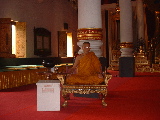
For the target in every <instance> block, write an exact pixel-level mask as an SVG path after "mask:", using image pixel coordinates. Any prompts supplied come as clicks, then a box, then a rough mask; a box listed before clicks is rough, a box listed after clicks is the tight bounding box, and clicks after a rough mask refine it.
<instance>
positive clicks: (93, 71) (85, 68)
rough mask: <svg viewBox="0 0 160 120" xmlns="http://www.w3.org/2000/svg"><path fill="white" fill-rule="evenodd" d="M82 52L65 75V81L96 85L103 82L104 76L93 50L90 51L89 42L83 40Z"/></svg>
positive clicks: (72, 83) (73, 83)
mask: <svg viewBox="0 0 160 120" xmlns="http://www.w3.org/2000/svg"><path fill="white" fill-rule="evenodd" d="M82 50H83V53H82V54H80V55H78V56H77V57H76V59H75V63H74V65H73V67H72V68H71V69H69V70H68V72H69V73H73V72H74V71H76V72H75V74H71V75H70V76H68V77H67V79H66V83H67V84H70V85H98V84H101V83H103V81H104V78H103V75H102V70H101V63H100V61H99V58H98V57H97V56H96V55H95V53H94V52H90V43H89V42H84V43H83V45H82Z"/></svg>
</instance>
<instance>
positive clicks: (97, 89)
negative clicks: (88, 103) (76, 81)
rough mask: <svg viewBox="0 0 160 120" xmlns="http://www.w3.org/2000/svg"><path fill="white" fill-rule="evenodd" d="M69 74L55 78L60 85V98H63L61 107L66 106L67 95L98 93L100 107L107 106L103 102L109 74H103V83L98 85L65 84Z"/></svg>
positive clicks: (109, 77)
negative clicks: (100, 101) (100, 102)
mask: <svg viewBox="0 0 160 120" xmlns="http://www.w3.org/2000/svg"><path fill="white" fill-rule="evenodd" d="M68 75H69V74H58V75H57V78H58V79H59V80H60V82H61V85H62V89H61V90H62V96H63V98H64V103H63V105H62V106H63V107H66V106H67V105H68V100H69V99H70V98H69V94H71V93H79V94H91V93H99V94H100V95H101V98H100V99H101V100H102V105H103V106H107V104H106V102H105V97H106V96H107V86H108V81H109V80H110V79H111V77H112V75H111V74H109V73H104V83H103V84H100V85H69V84H66V77H67V76H68Z"/></svg>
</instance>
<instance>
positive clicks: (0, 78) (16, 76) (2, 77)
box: [0, 68, 46, 90]
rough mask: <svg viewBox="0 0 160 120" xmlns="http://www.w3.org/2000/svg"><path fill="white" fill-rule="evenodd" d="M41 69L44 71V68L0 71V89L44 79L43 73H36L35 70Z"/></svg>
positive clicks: (39, 70)
mask: <svg viewBox="0 0 160 120" xmlns="http://www.w3.org/2000/svg"><path fill="white" fill-rule="evenodd" d="M41 71H46V68H40V69H33V70H19V71H8V72H0V90H2V89H7V88H13V87H19V86H23V85H28V84H33V83H36V82H38V81H39V80H45V77H46V76H45V75H38V74H37V72H41Z"/></svg>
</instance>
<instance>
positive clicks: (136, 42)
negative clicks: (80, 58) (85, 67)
mask: <svg viewBox="0 0 160 120" xmlns="http://www.w3.org/2000/svg"><path fill="white" fill-rule="evenodd" d="M121 1H123V0H101V3H100V4H101V8H100V12H101V14H100V16H101V24H102V26H101V29H99V28H98V29H97V28H96V29H94V30H95V31H96V32H97V31H98V30H99V31H98V32H97V33H98V35H100V37H97V38H96V37H94V35H93V34H91V35H92V36H93V38H94V40H95V41H96V40H98V41H99V40H100V41H101V42H102V45H101V46H100V48H98V49H100V51H101V54H100V55H99V58H105V61H103V62H104V64H105V67H106V69H107V70H113V71H119V70H120V69H119V63H120V62H119V61H120V60H119V58H120V57H121V48H122V46H123V45H122V43H123V42H124V41H121V35H120V34H121V29H120V28H121V7H120V3H119V2H121ZM130 1H131V8H132V11H131V13H132V14H131V16H132V19H131V20H132V31H133V32H132V39H133V41H132V46H131V47H132V49H133V51H132V54H133V58H134V59H135V60H134V68H133V70H132V71H134V72H160V1H159V0H130ZM138 2H141V3H142V5H141V6H140V4H138ZM121 4H122V3H121ZM78 6H79V5H78V0H3V1H0V90H1V89H7V88H12V87H17V86H22V85H26V84H31V83H36V82H37V81H38V80H39V79H45V77H46V76H43V75H42V76H39V75H37V74H36V73H37V72H42V71H46V70H47V69H46V67H44V66H43V65H42V62H43V60H46V61H52V62H54V65H57V67H59V68H60V66H61V67H62V68H61V69H64V68H63V67H64V66H66V65H68V66H71V65H72V63H73V61H74V56H75V54H77V53H78V51H79V50H80V46H79V45H78V44H77V43H78V42H79V41H81V40H82V39H83V40H90V39H89V38H87V39H86V38H85V37H82V38H81V36H82V35H81V33H83V32H84V31H83V29H81V28H82V27H79V26H80V25H81V26H83V25H84V21H83V19H79V18H78V17H79V14H81V13H80V12H81V11H79V8H80V7H83V6H80V7H78ZM137 8H139V9H137ZM95 10H96V8H95ZM126 13H127V12H126ZM126 26H127V23H126ZM88 28H89V27H86V29H85V30H87V29H88ZM92 29H93V28H92ZM96 35H97V34H96ZM125 42H126V43H127V41H125ZM129 42H130V41H129ZM126 43H125V44H126ZM98 44H99V43H98ZM93 46H94V45H93ZM126 67H127V65H126ZM59 70H60V69H59ZM53 77H55V76H53ZM13 79H14V81H13ZM15 81H16V82H15Z"/></svg>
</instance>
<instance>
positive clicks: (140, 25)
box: [136, 0, 144, 40]
mask: <svg viewBox="0 0 160 120" xmlns="http://www.w3.org/2000/svg"><path fill="white" fill-rule="evenodd" d="M136 11H137V23H138V39H143V40H144V9H143V0H137V1H136Z"/></svg>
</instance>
